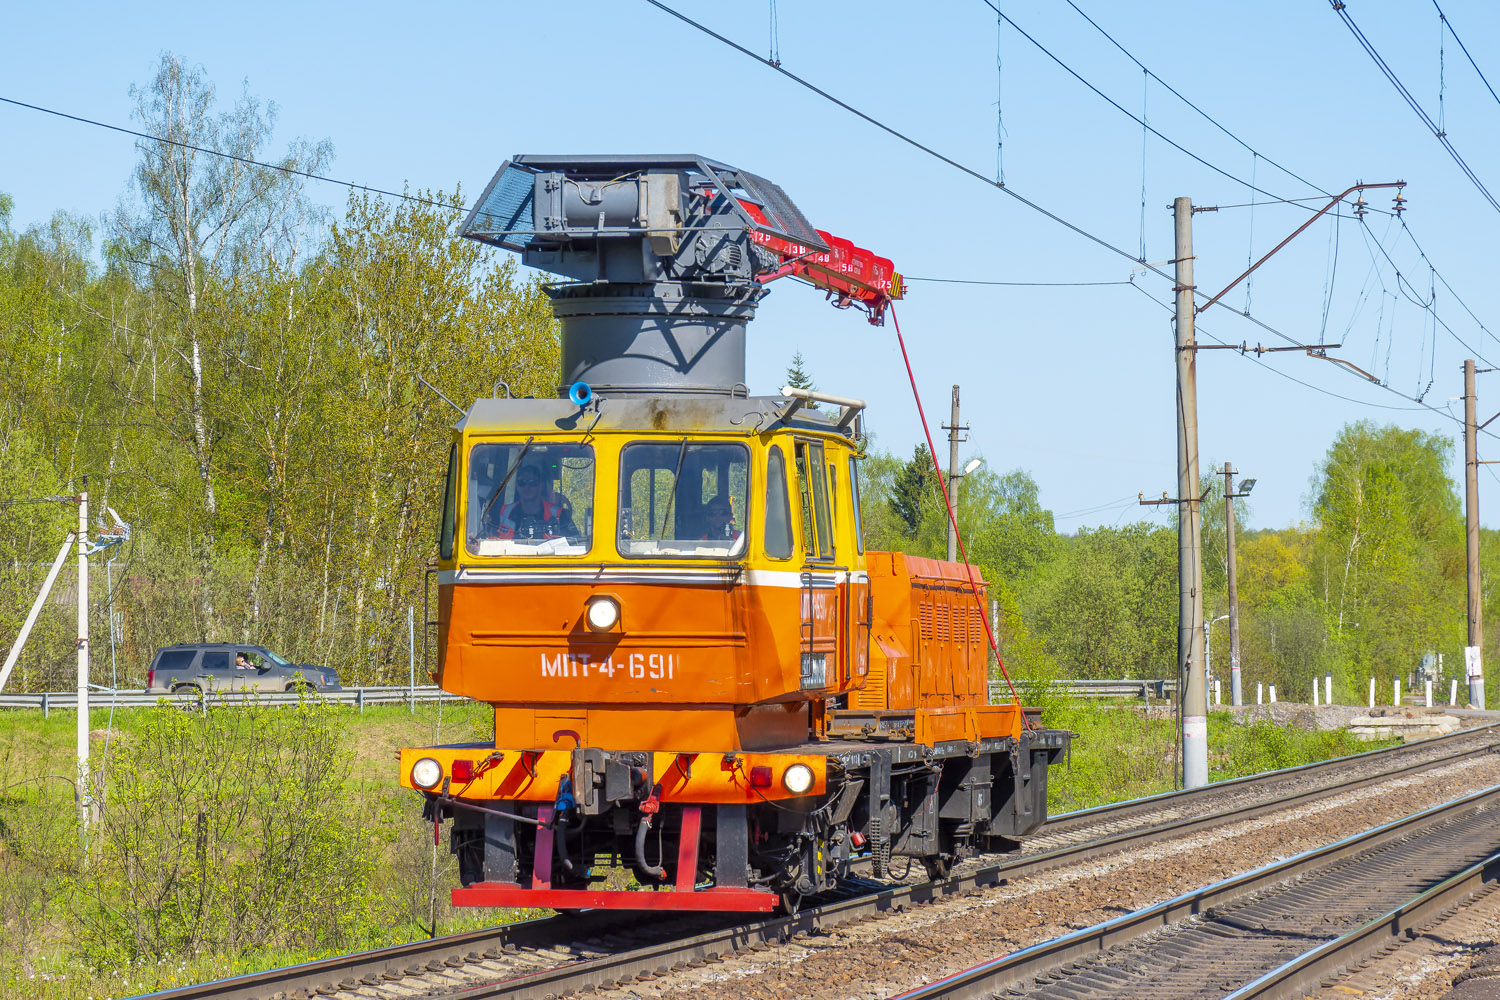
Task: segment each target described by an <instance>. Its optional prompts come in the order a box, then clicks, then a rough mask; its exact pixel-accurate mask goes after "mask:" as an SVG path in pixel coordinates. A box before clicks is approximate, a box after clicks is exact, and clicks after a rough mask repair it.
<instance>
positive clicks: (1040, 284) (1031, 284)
mask: <svg viewBox="0 0 1500 1000" xmlns="http://www.w3.org/2000/svg"><path fill="white" fill-rule="evenodd" d="M901 280H902V281H903V282H906V281H931V282H934V283H937V284H943V285H998V286H1002V287H1006V288H1092V287H1097V286H1101V285H1128V284H1130V282H1129V281H983V280H980V279H978V278H918V277H914V276H912V275H909V274H903V275H902V276H901Z"/></svg>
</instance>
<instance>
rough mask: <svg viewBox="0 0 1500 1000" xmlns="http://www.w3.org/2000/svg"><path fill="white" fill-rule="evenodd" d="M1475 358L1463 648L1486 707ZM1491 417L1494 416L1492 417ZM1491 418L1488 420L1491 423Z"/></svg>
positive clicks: (1478, 698)
mask: <svg viewBox="0 0 1500 1000" xmlns="http://www.w3.org/2000/svg"><path fill="white" fill-rule="evenodd" d="M1474 410H1475V399H1474V359H1473V358H1469V359H1467V360H1465V361H1464V487H1465V490H1464V519H1465V521H1466V522H1467V524H1466V528H1467V530H1466V532H1465V535H1466V538H1465V542H1466V545H1465V551H1466V554H1467V557H1468V564H1469V645H1468V647H1467V648H1466V649H1465V650H1464V672H1465V673H1466V674H1468V675H1469V704H1471V705H1473V706H1474V707H1475V708H1483V707H1484V661H1483V659H1482V658H1481V654H1480V647H1481V646H1482V645H1483V644H1484V617H1483V611H1482V610H1481V608H1480V603H1479V601H1480V592H1479V445H1478V442H1477V441H1476V438H1478V437H1479V428H1478V427H1477V426H1476V423H1475V420H1476V416H1475V412H1474ZM1490 419H1491V420H1493V419H1494V418H1493V417H1491V418H1490ZM1488 422H1489V421H1486V423H1488Z"/></svg>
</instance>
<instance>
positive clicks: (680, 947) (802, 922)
mask: <svg viewBox="0 0 1500 1000" xmlns="http://www.w3.org/2000/svg"><path fill="white" fill-rule="evenodd" d="M1495 725H1500V723H1496V724H1495ZM1491 728H1493V727H1492V726H1481V727H1477V728H1474V729H1468V730H1463V731H1461V732H1459V733H1451V734H1449V735H1448V736H1444V737H1433V738H1432V739H1429V740H1426V741H1423V743H1420V744H1405V745H1401V746H1395V747H1386V748H1382V749H1380V750H1372V751H1367V752H1366V753H1364V754H1353V755H1350V756H1347V757H1340V758H1336V759H1335V760H1333V761H1321V762H1318V763H1315V764H1309V765H1302V766H1299V767H1295V768H1287V769H1283V770H1280V771H1269V772H1266V773H1265V774H1261V775H1252V776H1250V777H1248V778H1242V779H1236V780H1235V781H1234V782H1218V783H1215V784H1213V785H1207V786H1204V787H1203V788H1198V789H1193V790H1190V791H1187V792H1167V793H1164V794H1162V795H1158V796H1152V797H1149V798H1147V799H1141V800H1128V801H1126V802H1122V803H1114V804H1112V805H1108V806H1100V807H1097V808H1094V809H1089V810H1083V811H1080V812H1077V813H1066V814H1063V815H1062V816H1059V817H1057V818H1056V820H1054V821H1051V822H1049V823H1048V824H1047V825H1046V826H1044V827H1043V828H1042V831H1039V833H1045V832H1046V831H1047V830H1048V829H1049V828H1051V826H1052V825H1053V822H1062V821H1066V820H1068V819H1070V818H1072V817H1083V816H1087V817H1088V818H1089V819H1090V821H1091V822H1099V821H1100V820H1101V817H1107V816H1109V815H1111V813H1110V810H1117V811H1118V812H1119V814H1120V815H1122V816H1126V815H1129V814H1131V812H1133V811H1134V809H1133V807H1134V806H1135V804H1136V803H1138V802H1145V803H1156V804H1158V805H1159V804H1160V803H1162V802H1164V801H1172V802H1175V801H1180V800H1182V799H1184V798H1193V797H1202V796H1206V795H1211V794H1212V793H1213V792H1214V791H1215V789H1216V788H1217V787H1218V786H1219V785H1225V786H1228V785H1231V784H1233V785H1236V786H1237V787H1239V788H1241V789H1243V788H1245V787H1247V785H1253V784H1254V783H1256V782H1265V783H1270V782H1272V781H1274V780H1275V779H1277V778H1284V777H1285V776H1287V775H1295V774H1298V773H1305V772H1307V771H1309V770H1310V769H1314V768H1318V767H1332V766H1333V765H1336V764H1344V765H1347V764H1348V763H1350V762H1351V761H1356V760H1359V759H1361V758H1375V757H1385V756H1390V757H1398V756H1400V753H1401V751H1406V752H1408V753H1410V752H1412V751H1414V750H1416V749H1420V748H1422V747H1424V746H1426V747H1430V746H1432V745H1433V744H1434V743H1436V742H1438V741H1440V740H1441V741H1454V740H1456V739H1457V738H1459V737H1463V736H1470V737H1471V736H1474V735H1478V734H1481V733H1483V732H1485V731H1486V730H1488V729H1491ZM1493 748H1494V744H1493V743H1485V744H1482V745H1479V746H1474V747H1469V748H1466V749H1463V750H1459V751H1457V752H1454V753H1451V754H1447V755H1444V756H1441V757H1437V758H1431V759H1428V760H1422V761H1417V762H1414V763H1411V764H1407V765H1404V766H1402V767H1399V768H1393V769H1390V770H1386V771H1382V772H1379V773H1377V774H1372V775H1364V776H1361V777H1359V778H1356V779H1352V780H1350V781H1345V782H1336V783H1334V784H1332V785H1326V786H1321V787H1318V788H1313V789H1303V790H1300V791H1298V792H1296V793H1294V794H1292V795H1288V796H1281V797H1278V798H1275V799H1271V800H1267V801H1264V802H1259V803H1247V804H1245V805H1242V806H1239V807H1237V808H1235V809H1232V810H1229V811H1227V812H1224V813H1214V814H1210V815H1202V816H1196V817H1185V818H1182V819H1178V820H1174V821H1170V822H1167V823H1163V824H1158V825H1156V826H1154V827H1150V828H1148V829H1146V830H1137V831H1127V832H1121V833H1117V834H1113V835H1111V836H1108V837H1105V838H1103V839H1100V840H1094V841H1090V842H1087V843H1083V844H1078V845H1070V846H1066V847H1060V848H1057V849H1054V850H1051V851H1047V852H1042V853H1038V854H1033V855H1027V856H1022V857H1010V858H1009V859H1008V860H1007V861H1004V862H1001V863H999V864H995V865H989V866H985V867H983V868H979V869H976V870H974V871H972V872H968V873H963V874H960V875H957V876H953V877H950V878H947V879H941V880H938V881H936V882H927V883H922V884H919V885H909V886H881V887H880V888H877V889H871V890H870V891H868V892H863V893H861V894H859V895H857V896H855V897H853V898H849V899H844V900H839V901H836V902H832V903H825V904H823V905H821V906H816V907H811V908H808V909H805V910H803V911H801V912H799V913H797V914H795V915H793V916H785V917H775V918H769V919H765V920H759V921H754V922H752V923H749V924H732V923H731V924H727V925H726V926H725V927H722V928H718V929H713V930H709V931H706V932H704V933H701V934H696V935H693V936H691V937H688V938H678V939H675V940H673V941H669V942H663V943H659V944H655V945H650V946H647V947H645V948H641V949H636V950H633V951H631V952H626V953H621V954H620V955H615V956H608V957H605V958H601V959H587V960H583V961H579V962H572V963H568V964H567V965H563V966H560V967H558V968H556V969H551V970H544V971H541V972H537V973H532V974H529V975H527V976H523V977H521V978H520V979H512V980H506V981H505V982H506V983H510V984H513V985H512V986H511V987H507V988H508V989H511V988H514V989H519V988H521V987H522V986H525V987H526V988H528V989H530V988H532V987H535V988H537V989H539V990H541V993H538V994H537V995H541V994H542V993H546V992H554V991H556V992H560V991H562V990H565V989H578V988H582V987H584V986H587V985H601V984H605V983H613V982H616V981H618V980H620V979H622V978H629V977H632V976H637V975H641V974H646V973H659V972H662V971H666V970H668V969H670V968H672V967H673V966H675V965H681V964H684V963H690V962H694V961H707V960H709V959H711V958H714V957H716V956H720V955H728V954H732V953H733V952H735V951H741V950H745V949H747V948H756V947H760V946H765V945H769V944H777V943H780V942H782V941H785V940H787V939H788V938H790V937H792V936H794V935H797V934H802V933H808V932H811V931H816V930H823V929H827V928H831V927H835V926H838V925H841V924H845V923H848V922H850V921H852V920H858V919H863V918H865V917H869V916H875V915H879V914H881V913H886V912H891V911H896V910H902V909H905V908H907V907H910V906H914V905H917V904H919V903H923V902H928V901H931V900H935V899H939V898H942V897H945V896H950V895H953V894H955V893H963V892H968V891H971V890H973V889H976V888H981V887H985V886H992V885H996V884H998V883H1000V882H1002V881H1007V880H1015V879H1021V878H1026V877H1029V876H1032V875H1036V874H1039V873H1041V872H1043V871H1047V870H1049V869H1052V868H1058V867H1062V866H1065V865H1069V864H1078V863H1082V862H1085V861H1089V860H1093V859H1095V858H1098V857H1103V856H1106V855H1109V854H1114V853H1117V852H1119V851H1120V850H1123V849H1125V848H1126V847H1128V846H1131V845H1132V843H1138V844H1142V845H1144V844H1148V843H1154V842H1157V841H1161V840H1167V839H1171V838H1173V837H1179V836H1185V835H1187V834H1190V833H1193V832H1197V831H1200V830H1204V829H1210V828H1212V827H1215V826H1221V825H1225V824H1227V823H1232V822H1239V821H1243V820H1248V819H1254V818H1256V817H1257V816H1260V815H1263V814H1266V813H1270V812H1274V811H1277V810H1281V809H1285V808H1291V807H1294V806H1296V805H1299V804H1301V803H1303V802H1306V801H1310V800H1313V799H1316V798H1322V797H1326V796H1331V795H1336V794H1339V793H1341V792H1346V791H1352V790H1356V789H1358V788H1361V787H1365V786H1367V785H1371V784H1377V783H1379V782H1382V781H1388V780H1391V779H1393V778H1397V777H1401V776H1404V775H1410V774H1415V773H1420V772H1421V771H1425V770H1431V769H1433V768H1437V767H1441V766H1443V765H1446V764H1451V763H1455V762H1457V761H1460V760H1463V759H1465V758H1468V757H1476V756H1479V755H1481V754H1485V753H1489V752H1491V751H1492V749H1493ZM1080 825H1083V824H1080ZM1069 829H1072V827H1070V828H1069ZM634 919H635V918H634V917H633V916H632V915H629V914H624V915H622V914H621V913H618V912H615V911H597V910H596V911H589V912H585V913H582V914H578V915H576V916H553V917H544V918H538V919H535V920H528V921H523V922H519V923H514V924H506V925H501V926H498V927H494V928H489V929H486V930H479V931H469V932H465V933H461V934H455V935H447V936H444V937H440V938H435V939H432V940H429V941H417V942H412V943H410V944H405V945H396V946H393V947H389V948H380V949H375V950H372V951H367V952H361V953H357V954H354V955H346V956H338V957H333V958H327V959H319V960H316V961H313V962H308V963H304V964H301V965H294V966H287V967H284V968H280V969H271V970H267V971H265V972H258V973H250V974H247V975H243V976H237V977H234V978H232V979H223V980H216V981H213V982H209V983H201V984H196V985H190V986H183V987H177V988H175V989H170V990H164V991H160V992H156V993H150V994H142V995H141V996H142V998H144V997H150V998H152V1000H263V998H265V997H269V996H272V995H273V994H277V993H282V994H287V995H291V994H293V993H296V992H303V993H308V994H311V993H313V992H315V991H319V990H327V989H329V988H330V987H342V988H348V989H353V988H356V987H358V986H360V985H364V984H369V983H373V982H379V981H390V982H395V983H396V984H398V985H399V984H400V981H401V979H402V978H405V977H406V976H409V975H412V974H417V973H420V972H422V971H433V972H436V971H439V970H441V969H444V968H449V969H456V968H459V967H461V966H463V965H465V964H468V963H470V962H477V961H480V960H482V959H484V958H487V957H489V958H498V957H501V956H503V955H504V954H505V953H506V952H507V951H509V950H511V949H515V948H528V947H547V946H555V945H557V944H558V943H559V942H573V941H579V940H586V939H588V938H590V937H594V936H597V935H599V934H600V933H603V932H605V931H607V930H608V929H611V928H612V927H613V926H618V925H619V924H620V923H621V922H622V921H629V920H634ZM543 987H547V988H543ZM492 989H493V986H484V985H482V984H481V985H478V986H474V987H467V988H465V989H464V990H462V991H461V995H462V996H464V997H466V998H471V1000H479V998H483V997H490V996H500V995H504V993H503V992H502V993H496V992H489V991H490V990H492Z"/></svg>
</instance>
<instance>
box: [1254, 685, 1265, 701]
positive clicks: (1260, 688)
mask: <svg viewBox="0 0 1500 1000" xmlns="http://www.w3.org/2000/svg"><path fill="white" fill-rule="evenodd" d="M1255 703H1256V704H1257V705H1264V704H1265V703H1266V685H1265V682H1264V681H1256V682H1255Z"/></svg>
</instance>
